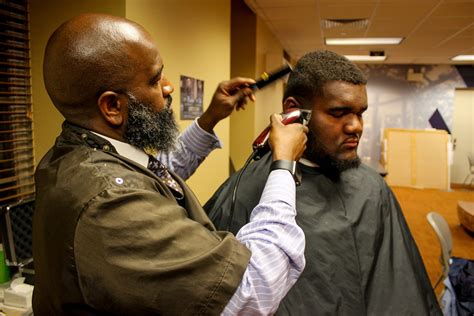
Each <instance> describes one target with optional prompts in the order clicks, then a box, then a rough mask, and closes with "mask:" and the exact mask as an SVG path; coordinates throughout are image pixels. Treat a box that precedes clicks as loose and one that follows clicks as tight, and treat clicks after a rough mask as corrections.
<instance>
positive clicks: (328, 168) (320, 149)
mask: <svg viewBox="0 0 474 316" xmlns="http://www.w3.org/2000/svg"><path fill="white" fill-rule="evenodd" d="M307 144H308V148H307V149H306V152H305V154H306V157H307V158H308V159H310V160H311V161H313V162H315V163H317V164H318V165H319V166H320V167H321V171H322V172H323V173H325V174H327V175H328V176H331V177H332V178H334V179H339V176H340V174H341V173H342V172H343V171H346V170H348V169H351V168H357V167H359V166H360V163H361V162H360V158H359V157H358V156H357V157H355V158H352V159H339V158H337V157H336V156H334V155H331V154H329V153H328V150H327V148H326V147H325V146H324V145H323V144H322V143H321V142H320V141H319V138H318V137H315V136H314V134H313V133H311V132H309V133H308V141H307Z"/></svg>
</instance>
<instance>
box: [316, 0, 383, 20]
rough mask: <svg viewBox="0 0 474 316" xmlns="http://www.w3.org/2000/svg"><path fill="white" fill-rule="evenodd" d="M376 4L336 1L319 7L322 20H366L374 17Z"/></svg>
mask: <svg viewBox="0 0 474 316" xmlns="http://www.w3.org/2000/svg"><path fill="white" fill-rule="evenodd" d="M374 7H375V5H374V4H363V3H362V4H352V3H350V2H349V3H341V1H334V3H331V4H321V5H320V6H319V10H320V17H321V19H365V18H369V17H370V16H371V15H372V12H373V10H374Z"/></svg>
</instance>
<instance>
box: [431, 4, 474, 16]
mask: <svg viewBox="0 0 474 316" xmlns="http://www.w3.org/2000/svg"><path fill="white" fill-rule="evenodd" d="M433 16H459V17H461V16H470V17H474V1H468V2H453V3H443V4H441V5H440V6H439V7H438V8H437V9H436V10H435V11H434V12H433Z"/></svg>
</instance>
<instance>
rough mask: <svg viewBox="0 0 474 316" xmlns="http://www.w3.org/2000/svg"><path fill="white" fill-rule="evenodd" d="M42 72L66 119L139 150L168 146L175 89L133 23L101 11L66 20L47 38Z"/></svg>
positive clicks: (144, 34)
mask: <svg viewBox="0 0 474 316" xmlns="http://www.w3.org/2000/svg"><path fill="white" fill-rule="evenodd" d="M43 73H44V82H45V86H46V90H47V91H48V94H49V96H50V97H51V100H52V101H53V103H54V105H55V106H56V108H57V109H58V110H59V111H60V112H61V114H62V115H63V116H64V117H65V118H66V120H68V121H70V122H72V123H74V124H77V125H79V126H82V127H84V128H87V129H90V130H93V131H97V132H99V133H102V134H104V135H107V136H110V137H113V138H116V139H119V140H124V141H127V142H129V143H130V144H132V145H135V146H137V147H140V148H143V149H144V148H148V147H150V148H153V149H157V150H167V149H169V147H170V146H172V144H173V142H174V139H175V136H176V135H177V131H178V129H177V124H176V122H175V121H174V118H173V115H172V112H171V109H170V105H171V95H170V94H171V93H172V92H173V90H174V88H173V86H172V85H171V83H170V82H169V81H168V80H167V79H166V78H165V77H164V75H163V60H162V59H161V56H160V54H159V53H158V50H157V48H156V45H155V43H154V41H153V39H152V38H151V36H150V34H149V33H148V32H147V31H146V30H145V29H144V28H143V27H142V26H140V25H138V24H137V23H134V22H132V21H129V20H127V19H124V18H120V17H115V16H109V15H104V14H82V15H79V16H77V17H75V18H72V19H71V20H68V21H66V22H65V23H63V24H62V25H61V26H60V27H59V28H58V29H57V30H56V31H55V32H54V33H53V35H52V36H51V37H50V39H49V41H48V44H47V46H46V51H45V57H44V65H43ZM157 136H158V137H157Z"/></svg>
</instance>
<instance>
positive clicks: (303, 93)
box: [283, 50, 367, 104]
mask: <svg viewBox="0 0 474 316" xmlns="http://www.w3.org/2000/svg"><path fill="white" fill-rule="evenodd" d="M329 81H346V82H350V83H352V84H366V83H367V78H366V76H365V75H364V73H363V72H362V71H361V70H360V69H359V68H358V67H357V66H356V65H355V64H353V63H352V62H351V61H349V60H348V59H347V58H346V57H344V56H341V55H338V54H336V53H334V52H331V51H328V50H319V51H314V52H310V53H307V54H306V55H304V56H303V57H301V59H300V60H299V61H298V62H297V63H296V66H295V67H294V69H293V71H292V72H291V73H290V77H289V79H288V84H287V86H286V90H285V94H284V97H283V100H285V99H286V98H288V97H290V96H291V97H294V98H295V99H297V100H298V101H299V102H301V103H302V104H308V103H310V102H312V101H313V100H314V98H315V97H317V96H321V95H322V93H323V89H322V88H323V86H324V84H326V83H327V82H329Z"/></svg>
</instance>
